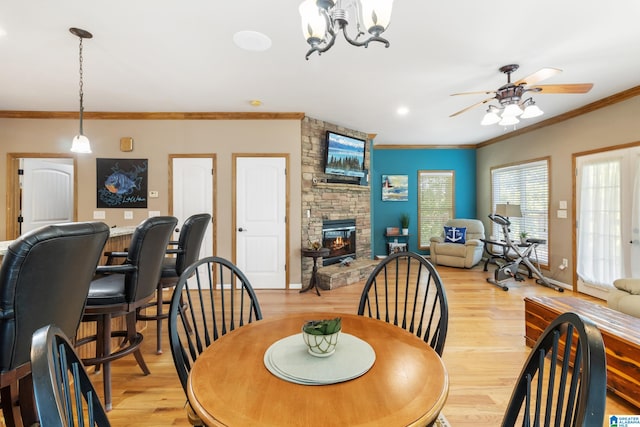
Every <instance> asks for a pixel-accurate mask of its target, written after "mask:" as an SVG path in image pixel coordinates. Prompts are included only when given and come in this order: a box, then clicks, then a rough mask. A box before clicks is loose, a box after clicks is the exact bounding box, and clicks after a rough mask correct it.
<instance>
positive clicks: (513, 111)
mask: <svg viewBox="0 0 640 427" xmlns="http://www.w3.org/2000/svg"><path fill="white" fill-rule="evenodd" d="M520 114H522V108H520V106H519V105H518V104H515V103H513V104H509V105H507V106H506V107H504V111H503V112H502V117H515V116H519V115H520Z"/></svg>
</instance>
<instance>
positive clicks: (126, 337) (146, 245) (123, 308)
mask: <svg viewBox="0 0 640 427" xmlns="http://www.w3.org/2000/svg"><path fill="white" fill-rule="evenodd" d="M177 222H178V220H177V219H176V218H174V217H172V216H156V217H152V218H148V219H146V220H144V221H143V222H142V223H140V224H139V225H138V226H137V227H136V229H135V231H134V232H133V235H132V236H131V242H130V244H129V248H128V251H127V257H126V261H125V263H124V264H120V265H105V266H99V267H98V268H97V273H99V274H100V276H99V277H97V278H96V279H94V280H93V281H92V282H91V285H90V287H89V295H88V297H87V304H86V306H85V308H84V316H83V317H82V321H83V322H95V325H96V334H95V335H88V336H86V337H79V339H78V340H77V341H76V347H80V346H83V345H86V344H88V343H95V357H93V358H86V359H83V363H84V364H85V365H87V366H95V369H96V371H99V370H100V368H101V367H102V368H103V378H104V381H103V382H104V400H105V408H106V410H107V411H109V410H111V408H112V403H111V362H112V361H113V360H116V359H120V358H122V357H124V356H126V355H128V354H131V353H133V355H134V356H135V358H136V361H137V363H138V365H139V366H140V368H141V369H142V372H143V373H144V374H145V375H148V374H149V373H150V372H149V368H147V365H146V363H145V362H144V358H143V357H142V352H141V351H140V344H141V343H142V339H143V335H142V334H141V333H139V332H138V331H137V329H136V321H137V318H136V311H137V309H138V307H142V306H143V305H145V304H146V303H147V302H149V300H151V299H152V298H153V296H154V293H155V291H156V288H157V285H158V280H159V279H160V270H161V267H162V260H163V259H164V256H165V251H166V248H167V243H168V242H169V239H170V238H171V233H172V232H173V229H174V228H175V226H176V224H177ZM117 317H124V320H125V324H126V326H125V329H124V330H118V331H112V328H111V321H112V319H114V318H117ZM112 338H116V339H120V340H122V341H121V342H120V345H119V346H118V348H116V349H115V350H112V347H111V340H112Z"/></svg>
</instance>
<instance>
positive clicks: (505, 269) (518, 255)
mask: <svg viewBox="0 0 640 427" xmlns="http://www.w3.org/2000/svg"><path fill="white" fill-rule="evenodd" d="M489 219H491V221H493V222H495V223H496V224H498V225H499V226H500V227H501V228H502V234H504V244H505V247H506V250H505V252H504V253H505V255H504V257H503V259H504V261H503V262H501V261H498V260H496V264H497V265H498V266H497V267H496V269H495V271H494V272H493V276H494V277H493V278H491V277H488V278H487V282H489V283H491V284H493V285H496V286H498V287H500V288H502V290H504V291H508V290H509V288H508V287H507V286H506V285H505V282H507V281H509V280H511V279H515V280H517V281H522V280H524V279H523V278H522V276H520V273H519V272H518V268H519V267H520V264H524V265H525V266H526V267H527V268H528V269H529V271H530V273H532V274H535V275H536V276H537V279H536V283H537V284H539V285H542V286H546V287H547V288H551V289H555V290H556V291H558V292H564V289H563V288H561V287H560V286H557V285H554V284H552V283H551V282H549V281H548V280H547V278H546V277H544V275H543V274H542V272H541V271H540V268H539V267H540V263H539V262H538V255H537V253H536V248H537V247H538V245H540V244H544V243H546V240H544V239H531V238H529V239H527V245H526V246H518V245H517V244H515V243H514V242H513V241H512V240H511V237H510V236H509V226H510V225H511V221H509V219H507V218H505V217H503V216H502V215H498V214H489ZM485 244H486V243H485ZM531 253H534V254H535V259H536V264H538V265H537V266H536V265H535V264H534V263H533V262H531V259H530V256H531Z"/></svg>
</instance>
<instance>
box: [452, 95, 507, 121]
mask: <svg viewBox="0 0 640 427" xmlns="http://www.w3.org/2000/svg"><path fill="white" fill-rule="evenodd" d="M494 99H496V98H495V97H491V98H487V99H485V100H484V101H480V102H476V103H475V104H473V105H470V106H468V107H467V108H465V109H463V110H460V111H458V112H457V113H453V114H452V115H450V116H449V117H455V116H457V115H458V114H462V113H464V112H465V111H468V110H471V109H472V108H476V107H479V106H480V105H482V104H486V103H487V102H489V101H491V100H494Z"/></svg>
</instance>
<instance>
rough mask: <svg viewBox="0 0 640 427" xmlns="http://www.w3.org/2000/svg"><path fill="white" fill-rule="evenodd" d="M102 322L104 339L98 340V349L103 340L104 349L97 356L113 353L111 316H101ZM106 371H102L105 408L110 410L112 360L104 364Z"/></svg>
mask: <svg viewBox="0 0 640 427" xmlns="http://www.w3.org/2000/svg"><path fill="white" fill-rule="evenodd" d="M99 322H100V323H102V339H99V340H97V341H96V350H97V348H98V342H100V341H102V343H101V347H102V351H101V353H100V354H98V353H96V357H105V356H107V355H109V354H111V316H110V315H108V314H105V315H103V316H101V319H100V321H99ZM102 365H103V366H102V367H103V369H104V372H103V373H102V382H103V385H104V408H105V410H107V411H110V410H111V409H112V408H113V407H112V403H111V362H110V361H105V362H104V363H103V364H102Z"/></svg>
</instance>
